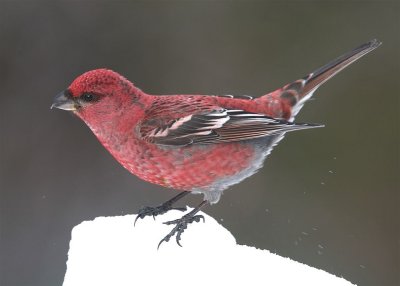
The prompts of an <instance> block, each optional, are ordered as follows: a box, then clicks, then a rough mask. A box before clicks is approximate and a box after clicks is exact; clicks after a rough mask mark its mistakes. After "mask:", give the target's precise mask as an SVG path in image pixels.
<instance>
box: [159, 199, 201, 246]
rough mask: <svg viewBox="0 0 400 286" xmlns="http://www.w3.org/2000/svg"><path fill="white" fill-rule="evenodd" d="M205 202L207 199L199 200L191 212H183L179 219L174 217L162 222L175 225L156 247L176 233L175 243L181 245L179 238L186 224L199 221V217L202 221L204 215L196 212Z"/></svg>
mask: <svg viewBox="0 0 400 286" xmlns="http://www.w3.org/2000/svg"><path fill="white" fill-rule="evenodd" d="M206 204H208V201H206V200H204V201H202V202H201V204H199V205H198V206H197V207H196V208H195V209H193V210H192V211H191V212H189V213H187V214H185V215H184V216H183V217H181V218H180V219H176V220H171V221H167V222H164V223H165V224H168V225H170V224H175V227H174V228H173V229H172V230H171V232H170V233H169V234H167V235H166V236H165V237H164V238H163V239H162V240H161V241H160V243H159V244H158V247H157V249H158V248H159V247H160V245H161V243H163V242H164V241H166V242H168V241H169V240H170V238H171V237H173V236H174V235H175V234H176V243H177V244H178V245H179V246H181V247H182V245H181V244H180V242H179V241H180V240H181V235H182V233H183V232H184V231H185V229H186V228H187V226H188V224H190V223H192V222H194V221H195V222H199V221H200V219H202V220H203V222H204V216H202V215H196V213H198V212H199V211H200V209H201V208H202V207H203V206H205V205H206Z"/></svg>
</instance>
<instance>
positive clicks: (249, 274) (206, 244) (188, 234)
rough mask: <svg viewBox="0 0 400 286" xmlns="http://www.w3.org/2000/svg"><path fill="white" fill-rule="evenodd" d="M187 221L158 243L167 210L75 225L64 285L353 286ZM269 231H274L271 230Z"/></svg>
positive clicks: (213, 225)
mask: <svg viewBox="0 0 400 286" xmlns="http://www.w3.org/2000/svg"><path fill="white" fill-rule="evenodd" d="M200 214H202V215H204V217H205V220H206V222H205V223H203V222H202V221H200V222H198V223H196V222H194V223H192V224H191V225H189V227H188V228H187V229H186V230H185V232H184V233H183V234H182V240H181V244H182V246H183V247H179V246H178V245H177V244H176V242H175V238H172V239H171V240H170V241H169V242H164V243H163V244H162V245H161V246H160V249H159V250H157V245H158V242H159V241H160V240H161V239H162V238H163V237H164V236H165V235H166V234H167V233H168V232H169V231H170V230H171V229H172V227H173V226H172V225H169V226H168V225H164V224H162V222H164V221H168V220H173V219H176V218H179V217H181V216H182V215H183V213H182V212H178V211H170V212H168V213H167V214H164V215H162V216H158V217H157V218H156V221H154V220H153V218H151V217H147V218H145V219H139V220H138V222H137V223H136V226H135V227H134V226H133V222H134V220H135V215H126V216H119V217H99V218H96V219H95V220H93V221H85V222H82V223H81V224H79V225H78V226H76V227H74V229H73V230H72V240H71V242H70V250H69V254H68V262H67V272H66V274H65V279H64V284H63V285H64V286H81V285H96V286H102V285H113V286H125V285H129V286H132V285H162V286H165V285H174V286H178V285H191V286H195V285H229V284H234V285H274V286H275V285H307V286H309V285H318V286H320V285H324V286H330V285H353V284H351V283H350V282H348V281H346V280H344V279H343V278H339V277H336V276H334V275H332V274H329V273H327V272H325V271H322V270H319V269H315V268H312V267H310V266H307V265H305V264H302V263H299V262H296V261H293V260H291V259H289V258H285V257H281V256H278V255H276V254H273V253H271V252H269V251H268V250H261V249H257V248H254V247H250V246H245V245H238V244H236V241H235V238H234V237H233V236H232V234H231V233H230V232H229V231H228V230H226V229H225V228H224V227H222V226H221V225H220V224H219V223H218V222H217V221H216V220H215V219H213V218H212V217H210V216H208V215H206V214H204V213H200ZM271 235H273V234H271Z"/></svg>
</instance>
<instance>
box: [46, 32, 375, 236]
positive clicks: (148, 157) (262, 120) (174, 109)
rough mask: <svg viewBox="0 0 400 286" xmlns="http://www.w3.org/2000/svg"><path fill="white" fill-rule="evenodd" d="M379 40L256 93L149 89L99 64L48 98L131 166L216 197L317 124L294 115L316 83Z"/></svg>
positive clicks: (164, 182)
mask: <svg viewBox="0 0 400 286" xmlns="http://www.w3.org/2000/svg"><path fill="white" fill-rule="evenodd" d="M379 45H380V43H379V42H378V41H376V40H373V41H371V42H369V43H366V44H364V45H362V46H360V47H358V48H356V49H354V50H352V51H350V52H348V53H346V54H345V55H343V56H341V57H339V58H338V59H336V60H334V61H332V62H331V63H329V64H327V65H325V66H323V67H322V68H319V69H317V70H316V71H314V72H313V73H311V74H309V75H307V76H306V77H304V78H303V79H300V80H297V81H295V82H292V83H290V84H288V85H286V86H284V87H283V88H281V89H278V90H276V91H274V92H271V93H269V94H266V95H264V96H261V97H259V98H256V99H249V98H231V97H226V96H207V95H168V96H154V95H149V94H147V93H145V92H143V91H141V90H140V89H138V88H137V87H135V86H134V85H133V84H132V83H131V82H130V81H128V80H127V79H126V78H124V77H122V76H121V75H119V74H117V73H116V72H113V71H111V70H107V69H98V70H92V71H89V72H86V73H84V74H83V75H81V76H79V77H78V78H77V79H75V80H74V81H73V82H72V84H71V85H70V87H69V88H68V89H67V90H66V91H65V92H64V93H62V94H60V95H58V97H57V98H56V99H55V102H54V104H53V106H54V107H58V108H61V109H66V110H71V111H73V112H74V113H75V114H76V115H77V116H78V117H80V118H81V119H82V120H83V121H84V122H85V123H86V124H87V125H88V126H89V127H90V129H91V130H92V131H93V132H94V134H95V135H96V136H97V138H98V139H99V141H100V142H101V143H102V144H103V145H104V147H105V148H106V149H107V150H108V151H109V152H110V153H111V154H112V155H113V156H114V157H115V159H116V160H117V161H118V162H120V163H121V164H122V165H123V166H124V167H125V168H126V169H127V170H129V171H130V172H131V173H132V174H134V175H136V176H138V177H139V178H141V179H143V180H145V181H148V182H151V183H154V184H158V185H161V186H164V187H168V188H174V189H177V190H181V191H191V192H197V193H203V194H204V196H205V200H206V201H207V202H210V203H215V202H217V201H218V200H219V198H220V195H221V193H222V191H223V190H224V189H226V188H228V187H229V186H230V185H233V184H236V183H238V182H240V181H242V180H243V179H245V178H247V177H249V176H251V175H252V174H254V173H255V172H256V171H257V170H258V169H259V168H260V167H262V164H263V161H264V159H265V157H266V156H267V155H268V154H269V153H270V152H271V150H272V147H273V146H274V145H276V144H277V143H278V142H279V141H280V140H281V139H282V138H283V136H284V134H285V132H288V131H293V130H300V129H306V128H313V127H320V126H321V125H314V124H296V123H293V120H294V117H295V115H296V114H297V112H298V111H299V110H300V109H301V107H302V106H303V104H304V102H305V101H307V100H308V99H309V98H310V97H311V95H312V93H313V92H314V91H315V90H316V89H317V88H318V87H319V86H320V85H321V84H322V83H324V82H325V81H326V80H328V79H329V78H331V77H332V76H333V75H335V74H336V73H337V72H339V71H341V70H342V69H343V68H345V67H346V66H348V65H349V64H351V63H352V62H354V61H355V60H357V59H358V58H360V57H361V56H363V55H365V54H366V53H368V52H370V51H372V50H373V49H375V48H376V47H378V46H379ZM153 214H154V213H153ZM179 235H180V234H179V232H178V236H179ZM168 239H169V237H167V239H166V240H168Z"/></svg>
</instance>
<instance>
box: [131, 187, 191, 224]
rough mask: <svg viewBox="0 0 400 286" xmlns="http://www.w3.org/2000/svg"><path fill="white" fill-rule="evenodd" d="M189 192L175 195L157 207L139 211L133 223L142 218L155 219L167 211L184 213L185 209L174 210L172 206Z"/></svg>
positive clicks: (144, 208)
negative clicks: (151, 217) (149, 217)
mask: <svg viewBox="0 0 400 286" xmlns="http://www.w3.org/2000/svg"><path fill="white" fill-rule="evenodd" d="M188 193H189V192H181V193H179V194H177V195H176V196H175V197H173V198H172V199H170V200H168V201H166V202H165V203H163V204H161V205H159V206H157V207H143V208H141V209H140V210H139V212H138V215H137V216H136V219H135V223H134V225H136V221H137V220H138V219H139V218H144V217H146V216H153V218H155V217H156V216H158V215H160V214H164V213H166V212H167V211H169V210H178V211H186V207H180V208H174V207H172V205H173V204H174V203H176V202H177V201H178V200H180V199H181V198H183V197H184V196H186V195H187V194H188Z"/></svg>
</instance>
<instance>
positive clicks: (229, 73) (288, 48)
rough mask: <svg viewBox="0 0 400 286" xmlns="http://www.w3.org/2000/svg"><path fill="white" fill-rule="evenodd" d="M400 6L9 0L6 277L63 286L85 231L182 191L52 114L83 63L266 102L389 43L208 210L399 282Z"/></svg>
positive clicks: (257, 241) (248, 230)
mask: <svg viewBox="0 0 400 286" xmlns="http://www.w3.org/2000/svg"><path fill="white" fill-rule="evenodd" d="M399 12H400V9H399V5H398V4H397V3H395V2H389V1H376V2H373V1H369V2H362V1H357V2H353V1H337V2H322V3H321V2H313V1H305V2H300V1H290V2H285V1H276V2H251V1H242V2H232V1H205V2H194V1H185V2H183V1H182V2H165V1H162V2H157V1H149V2H132V3H128V2H112V1H109V2H97V1H96V2H95V1H92V2H61V3H53V2H50V1H49V2H35V3H33V2H22V1H9V2H4V1H2V2H0V106H1V113H0V114H1V148H0V152H1V154H0V155H1V166H0V167H1V169H0V170H1V171H0V175H1V181H0V184H1V185H0V187H1V193H0V195H1V199H0V202H1V256H0V258H1V273H0V274H1V275H0V277H1V278H0V279H1V283H0V284H1V285H60V284H61V283H62V280H63V275H64V273H65V262H66V259H67V251H68V243H69V239H70V231H71V229H72V227H73V226H74V225H76V224H79V223H80V222H81V221H83V220H90V219H93V218H95V217H97V216H116V215H121V214H131V213H135V212H136V211H137V210H138V208H140V207H141V206H143V205H155V204H158V203H160V202H162V201H164V200H166V199H168V198H169V197H171V196H173V195H175V192H174V191H171V190H166V189H163V188H161V187H157V186H154V185H150V184H148V183H145V182H142V181H140V180H139V179H138V178H136V177H134V176H132V175H130V174H129V173H128V172H127V171H126V170H124V169H123V168H122V167H121V166H120V165H119V164H118V163H117V162H116V161H114V159H113V158H112V157H111V156H110V155H109V154H108V153H107V152H106V151H105V150H104V148H103V147H102V146H100V144H99V143H98V142H97V140H96V139H95V137H94V136H93V135H92V134H91V132H90V131H89V130H88V128H87V127H86V126H84V124H83V123H82V122H80V121H79V120H78V119H77V118H75V117H73V116H72V115H70V114H68V113H66V112H62V111H58V110H50V109H49V107H50V104H51V102H52V98H53V96H54V95H55V94H56V93H58V92H59V91H61V90H63V89H64V88H66V87H67V86H68V85H69V83H70V82H71V81H72V80H73V79H74V78H75V77H76V76H78V75H79V74H81V73H82V72H84V71H87V70H90V69H93V68H99V67H108V68H111V69H114V70H116V71H118V72H120V73H122V74H123V75H125V76H126V77H128V78H129V79H131V80H132V81H133V82H134V83H135V84H136V85H137V86H139V87H140V88H142V89H143V90H144V91H147V92H149V93H153V94H173V93H202V94H236V95H240V94H250V95H255V96H258V95H261V94H264V93H266V92H268V91H272V90H274V89H276V88H278V87H280V86H282V85H284V84H286V83H288V82H290V81H292V80H295V79H297V78H299V77H302V76H304V75H305V74H307V73H308V72H311V71H312V70H313V69H314V68H317V67H319V66H320V65H322V64H325V63H327V62H328V61H330V60H332V59H333V58H335V57H336V56H339V55H341V54H342V53H344V52H346V51H347V50H349V49H351V48H353V47H355V46H357V45H359V44H361V43H363V42H365V41H368V40H370V39H372V38H374V37H377V38H379V39H380V40H381V41H383V43H384V44H383V45H382V46H381V47H380V48H379V49H378V50H376V51H374V52H373V53H372V54H369V55H368V56H366V57H365V58H363V59H362V60H361V61H359V62H357V63H356V64H354V65H353V66H351V67H350V68H348V69H346V70H345V71H344V72H342V73H341V74H340V75H338V76H337V77H335V78H334V79H333V80H332V81H330V82H329V83H327V84H326V85H325V86H324V87H323V88H321V89H320V90H319V91H318V92H317V94H316V96H315V100H314V101H311V102H309V103H308V104H307V105H306V106H305V108H304V109H303V110H302V112H301V113H300V115H299V116H298V118H297V119H298V121H303V122H315V123H323V124H326V127H325V128H323V129H317V130H309V131H302V132H296V133H292V134H289V135H288V136H286V138H285V140H284V141H283V142H281V144H280V145H279V146H278V147H277V148H275V150H274V152H273V153H272V155H271V156H270V157H269V158H268V160H267V161H266V166H265V167H264V168H263V169H262V171H260V172H259V173H258V174H257V175H255V176H253V177H252V178H251V179H248V180H246V181H245V182H243V183H241V184H239V185H236V186H235V187H233V188H231V189H230V190H229V191H226V192H225V194H224V196H223V197H222V200H221V201H220V203H219V204H218V205H215V206H213V207H209V208H207V209H206V210H205V211H206V212H207V213H208V214H210V215H212V216H213V217H215V218H217V219H220V220H221V219H222V220H221V223H222V224H223V225H224V226H225V227H226V228H227V229H229V230H230V231H231V232H232V233H233V234H234V236H235V237H236V238H237V240H238V242H239V243H241V244H247V245H252V246H256V247H258V248H265V249H269V250H271V251H273V252H275V253H278V254H279V255H282V256H288V257H290V258H292V259H295V260H297V261H301V262H303V263H306V264H308V265H311V266H314V267H317V268H321V269H324V270H326V271H329V272H331V273H334V274H336V275H338V276H343V277H344V278H346V279H348V280H350V281H351V282H353V283H358V284H359V285H396V284H397V283H398V282H399V281H398V280H399V276H398V273H399V233H398V229H399V228H398V226H399V224H398V217H399V214H398V209H397V208H398V204H399V197H398V191H399V179H398V177H399V147H398V146H399V99H398V98H399V84H398V76H399V52H398V51H399V32H398V29H399V27H400V25H399V24H400V23H399V14H400V13H399ZM200 200H201V198H200V197H197V196H192V197H191V198H188V199H186V200H185V201H184V202H183V203H188V204H190V205H195V204H197V203H198V202H199V201H200ZM189 231H190V229H189ZM162 235H163V234H161V233H160V238H161V236H162ZM183 238H184V236H183ZM321 247H322V248H321ZM191 263H195V258H194V261H192V262H191ZM144 267H149V266H147V265H145V266H144ZM155 271H157V270H156V269H155ZM266 271H268V269H266ZM171 275H174V274H173V273H171ZM397 285H398V284H397Z"/></svg>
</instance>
